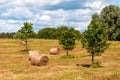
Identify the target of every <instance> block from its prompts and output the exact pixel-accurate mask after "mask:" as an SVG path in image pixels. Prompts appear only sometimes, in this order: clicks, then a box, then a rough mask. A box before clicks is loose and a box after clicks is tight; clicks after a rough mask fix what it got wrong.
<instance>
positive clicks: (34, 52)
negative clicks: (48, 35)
mask: <svg viewBox="0 0 120 80" xmlns="http://www.w3.org/2000/svg"><path fill="white" fill-rule="evenodd" d="M39 55H40V52H39V51H29V61H31V58H32V57H34V56H39Z"/></svg>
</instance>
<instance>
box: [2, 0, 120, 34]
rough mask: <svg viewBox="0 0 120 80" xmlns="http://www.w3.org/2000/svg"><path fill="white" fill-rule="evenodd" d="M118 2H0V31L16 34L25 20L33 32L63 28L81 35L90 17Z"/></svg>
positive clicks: (30, 0) (15, 0) (88, 0)
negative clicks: (77, 31)
mask: <svg viewBox="0 0 120 80" xmlns="http://www.w3.org/2000/svg"><path fill="white" fill-rule="evenodd" d="M111 4H112V5H116V6H119V7H120V0H0V32H17V31H18V30H19V29H21V27H22V26H23V23H24V22H26V21H28V22H30V23H32V24H33V29H34V31H35V32H37V31H38V30H40V29H42V28H45V27H59V26H62V25H66V26H68V27H74V28H75V29H77V30H79V31H81V32H83V31H84V30H86V29H87V27H88V25H89V23H90V21H91V16H92V15H93V14H94V13H98V14H100V12H101V10H102V9H103V8H104V7H105V6H108V5H111Z"/></svg>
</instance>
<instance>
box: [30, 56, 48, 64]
mask: <svg viewBox="0 0 120 80" xmlns="http://www.w3.org/2000/svg"><path fill="white" fill-rule="evenodd" d="M48 61H49V58H48V57H47V56H43V55H39V56H37V55H34V56H33V57H32V58H31V64H32V65H37V66H44V65H47V63H48Z"/></svg>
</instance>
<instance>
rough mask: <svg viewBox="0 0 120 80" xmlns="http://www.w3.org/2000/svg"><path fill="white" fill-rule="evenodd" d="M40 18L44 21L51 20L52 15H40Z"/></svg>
mask: <svg viewBox="0 0 120 80" xmlns="http://www.w3.org/2000/svg"><path fill="white" fill-rule="evenodd" d="M40 20H43V21H47V20H50V16H48V15H42V16H41V17H40Z"/></svg>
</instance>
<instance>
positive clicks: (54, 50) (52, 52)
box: [50, 48, 60, 55]
mask: <svg viewBox="0 0 120 80" xmlns="http://www.w3.org/2000/svg"><path fill="white" fill-rule="evenodd" d="M59 52H60V49H59V48H51V49H50V55H58V54H59Z"/></svg>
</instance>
